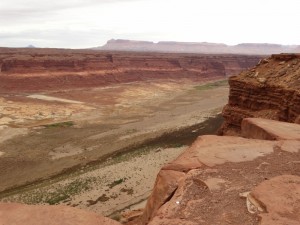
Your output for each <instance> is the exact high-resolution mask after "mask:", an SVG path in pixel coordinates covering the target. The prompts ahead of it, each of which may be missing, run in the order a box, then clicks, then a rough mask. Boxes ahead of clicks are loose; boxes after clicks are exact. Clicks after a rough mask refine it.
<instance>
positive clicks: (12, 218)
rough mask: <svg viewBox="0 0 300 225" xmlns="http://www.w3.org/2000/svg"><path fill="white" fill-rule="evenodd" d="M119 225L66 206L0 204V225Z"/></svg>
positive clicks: (107, 219)
mask: <svg viewBox="0 0 300 225" xmlns="http://www.w3.org/2000/svg"><path fill="white" fill-rule="evenodd" d="M83 224H84V225H120V223H118V222H116V221H114V220H111V219H109V218H105V217H103V216H99V215H97V214H95V213H91V212H87V211H85V210H81V209H77V208H72V207H66V206H43V205H23V204H17V203H0V225H83Z"/></svg>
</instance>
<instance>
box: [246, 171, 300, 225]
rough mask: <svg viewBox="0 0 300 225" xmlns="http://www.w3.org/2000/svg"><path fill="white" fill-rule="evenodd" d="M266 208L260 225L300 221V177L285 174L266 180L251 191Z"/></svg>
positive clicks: (278, 224) (290, 224) (276, 224)
mask: <svg viewBox="0 0 300 225" xmlns="http://www.w3.org/2000/svg"><path fill="white" fill-rule="evenodd" d="M250 195H251V196H253V197H254V198H255V199H257V200H258V201H259V202H261V204H262V205H263V206H264V208H265V213H262V214H260V215H259V216H260V217H261V223H260V225H270V224H272V225H284V224H288V225H296V224H299V223H300V177H299V176H292V175H283V176H279V177H275V178H272V179H271V180H268V181H264V182H262V183H261V184H259V185H258V186H257V187H256V188H254V190H253V191H252V192H251V193H250Z"/></svg>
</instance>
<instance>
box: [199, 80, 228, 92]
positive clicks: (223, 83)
mask: <svg viewBox="0 0 300 225" xmlns="http://www.w3.org/2000/svg"><path fill="white" fill-rule="evenodd" d="M227 85H228V80H219V81H216V82H213V83H208V84H203V85H198V86H195V87H194V88H195V89H196V90H199V91H203V90H209V89H213V88H217V87H223V86H227Z"/></svg>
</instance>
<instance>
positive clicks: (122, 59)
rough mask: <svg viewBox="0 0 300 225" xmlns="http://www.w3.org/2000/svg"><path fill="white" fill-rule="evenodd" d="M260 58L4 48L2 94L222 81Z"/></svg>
mask: <svg viewBox="0 0 300 225" xmlns="http://www.w3.org/2000/svg"><path fill="white" fill-rule="evenodd" d="M260 58H261V57H259V56H242V55H196V54H166V53H165V54H162V53H130V52H123V53H121V52H103V51H93V50H58V49H6V48H2V49H0V91H5V92H9V91H18V90H23V91H38V90H52V89H53V90H57V89H68V88H74V87H95V86H100V85H109V84H114V83H121V82H133V81H141V80H149V79H180V78H185V79H193V80H199V81H205V80H213V79H222V78H226V77H227V76H230V75H235V74H238V73H239V72H240V71H242V70H244V69H247V68H250V67H252V66H254V65H255V64H257V62H258V61H259V60H260Z"/></svg>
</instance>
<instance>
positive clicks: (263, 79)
mask: <svg viewBox="0 0 300 225" xmlns="http://www.w3.org/2000/svg"><path fill="white" fill-rule="evenodd" d="M229 84H230V94H229V102H228V104H227V106H226V107H225V108H224V110H223V116H224V118H225V123H224V125H223V131H222V132H223V134H230V135H231V134H233V135H235V134H239V133H240V129H241V121H242V120H243V118H246V117H261V118H268V119H274V120H280V121H287V122H293V123H294V122H295V123H300V54H280V55H272V56H271V57H270V58H268V59H264V60H261V61H260V63H259V64H258V65H257V66H256V67H254V68H252V69H250V70H247V71H244V72H242V73H241V74H240V75H238V76H233V77H231V78H230V79H229Z"/></svg>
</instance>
